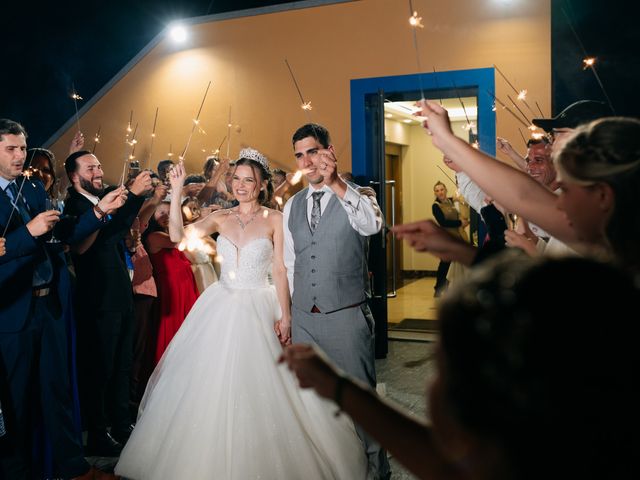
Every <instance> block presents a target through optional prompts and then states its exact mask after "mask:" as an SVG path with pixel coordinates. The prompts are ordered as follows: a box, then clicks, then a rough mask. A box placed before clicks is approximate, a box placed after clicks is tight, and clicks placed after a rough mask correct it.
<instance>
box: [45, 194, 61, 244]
mask: <svg viewBox="0 0 640 480" xmlns="http://www.w3.org/2000/svg"><path fill="white" fill-rule="evenodd" d="M45 208H46V209H47V210H56V211H57V212H60V213H62V210H64V201H62V200H59V199H57V198H47V199H46V201H45ZM47 243H60V240H58V239H57V238H56V237H55V235H54V234H53V229H52V230H51V238H50V239H49V240H47Z"/></svg>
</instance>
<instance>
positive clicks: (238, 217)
mask: <svg viewBox="0 0 640 480" xmlns="http://www.w3.org/2000/svg"><path fill="white" fill-rule="evenodd" d="M260 210H262V208H258V209H257V210H256V211H255V212H253V214H252V215H251V217H249V220H247V221H246V222H243V221H242V219H241V218H240V213H239V212H238V211H235V210H234V211H233V214H234V215H235V217H236V220H237V221H238V225H240V228H241V229H242V230H244V229H245V228H247V225H249V224H250V223H251V222H253V221H254V220H255V218H256V216H257V215H258V213H260Z"/></svg>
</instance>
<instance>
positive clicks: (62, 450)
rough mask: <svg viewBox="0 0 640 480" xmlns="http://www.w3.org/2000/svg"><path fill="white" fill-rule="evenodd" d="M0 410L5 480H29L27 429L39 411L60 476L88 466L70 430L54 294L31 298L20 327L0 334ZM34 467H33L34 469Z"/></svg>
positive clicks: (63, 335)
mask: <svg viewBox="0 0 640 480" xmlns="http://www.w3.org/2000/svg"><path fill="white" fill-rule="evenodd" d="M0 355H1V358H0V369H1V372H0V375H2V378H3V381H5V382H6V384H5V386H6V388H7V391H6V394H7V395H3V398H2V410H3V413H4V417H5V422H6V426H7V438H6V439H3V442H4V444H3V455H2V470H3V471H4V474H5V478H7V479H12V480H13V479H32V478H35V475H37V473H36V472H35V471H34V466H33V461H32V458H31V453H32V440H33V439H32V433H33V430H34V419H35V418H36V417H37V416H38V415H37V413H38V411H37V409H40V413H41V416H42V421H43V423H44V426H45V428H46V430H47V432H48V434H49V436H50V437H51V446H52V450H53V458H54V462H55V463H56V467H57V470H58V471H59V473H60V475H62V476H63V477H64V478H72V477H76V476H79V475H82V474H83V473H85V472H87V471H88V470H89V464H88V463H87V462H86V460H85V459H84V456H83V453H82V445H81V442H80V439H79V437H78V435H77V431H76V429H75V428H74V421H73V413H72V412H73V408H72V396H71V385H70V380H69V358H68V340H67V332H66V326H65V324H64V319H63V318H62V315H61V308H60V302H59V300H58V297H57V295H55V294H50V295H48V296H45V297H38V298H34V299H33V301H32V304H31V312H30V313H29V318H28V320H27V323H26V325H25V327H24V328H23V329H22V330H21V331H20V332H15V333H0ZM36 469H37V468H36Z"/></svg>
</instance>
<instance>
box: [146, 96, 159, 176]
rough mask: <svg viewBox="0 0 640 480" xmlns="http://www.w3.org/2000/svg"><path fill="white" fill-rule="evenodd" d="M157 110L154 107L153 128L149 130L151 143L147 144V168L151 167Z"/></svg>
mask: <svg viewBox="0 0 640 480" xmlns="http://www.w3.org/2000/svg"><path fill="white" fill-rule="evenodd" d="M158 110H159V107H156V116H155V117H154V119H153V130H152V131H151V144H150V146H149V155H148V156H147V168H151V152H152V151H153V141H154V140H155V139H156V124H157V123H158Z"/></svg>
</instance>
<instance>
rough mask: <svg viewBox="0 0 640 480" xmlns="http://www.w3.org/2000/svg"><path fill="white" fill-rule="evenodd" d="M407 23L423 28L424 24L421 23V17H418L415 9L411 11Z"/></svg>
mask: <svg viewBox="0 0 640 480" xmlns="http://www.w3.org/2000/svg"><path fill="white" fill-rule="evenodd" d="M409 25H411V26H412V27H417V28H424V25H423V24H422V17H419V16H418V12H416V11H415V10H414V12H413V15H411V17H409Z"/></svg>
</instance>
